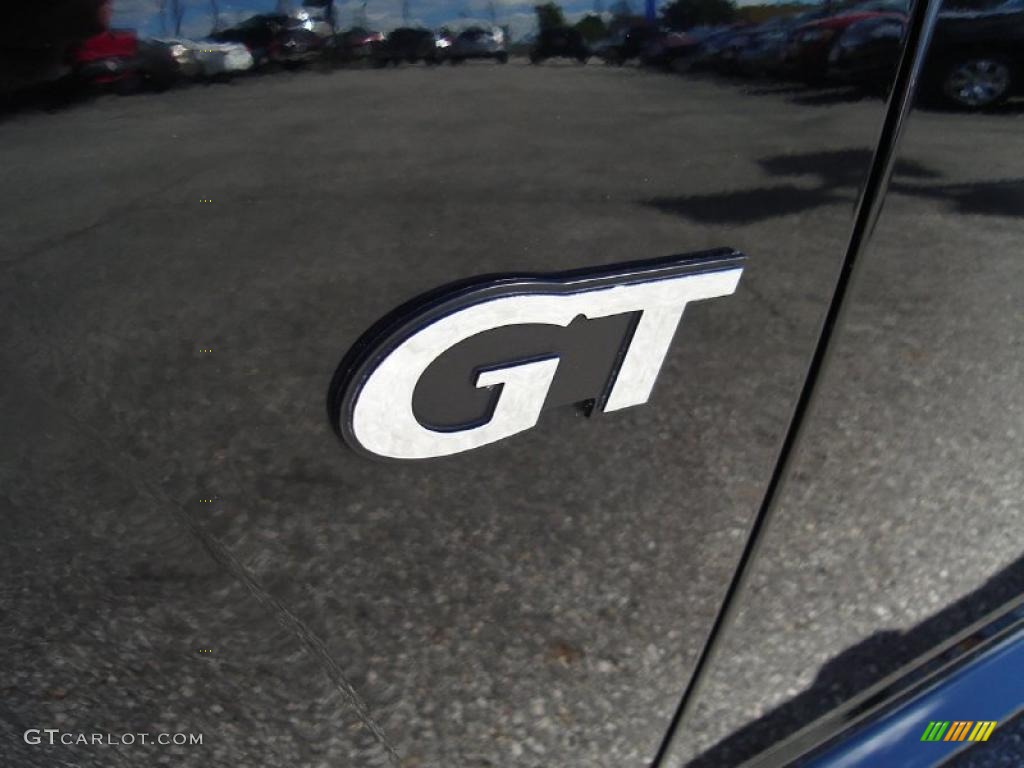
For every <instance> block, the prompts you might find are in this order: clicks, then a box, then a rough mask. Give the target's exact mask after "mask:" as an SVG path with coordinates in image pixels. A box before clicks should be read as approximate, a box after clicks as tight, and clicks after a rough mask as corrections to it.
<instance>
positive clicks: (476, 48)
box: [447, 27, 508, 64]
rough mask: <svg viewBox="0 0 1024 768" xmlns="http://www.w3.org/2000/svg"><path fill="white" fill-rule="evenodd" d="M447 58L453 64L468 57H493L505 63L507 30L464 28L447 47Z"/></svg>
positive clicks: (497, 28) (498, 28) (459, 62)
mask: <svg viewBox="0 0 1024 768" xmlns="http://www.w3.org/2000/svg"><path fill="white" fill-rule="evenodd" d="M447 59H448V61H450V62H451V63H452V64H461V63H462V62H463V61H465V60H466V59H492V60H494V61H497V62H498V63H499V64H504V63H505V62H506V61H508V48H506V47H505V31H504V30H503V29H501V27H491V28H490V29H484V28H483V27H470V28H468V29H464V30H463V31H462V32H460V33H459V34H458V35H457V36H456V37H455V39H454V40H453V41H452V44H451V45H450V46H448V47H447Z"/></svg>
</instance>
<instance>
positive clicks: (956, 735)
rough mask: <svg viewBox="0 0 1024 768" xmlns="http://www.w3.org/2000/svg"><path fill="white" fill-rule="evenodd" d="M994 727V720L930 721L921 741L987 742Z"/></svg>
mask: <svg viewBox="0 0 1024 768" xmlns="http://www.w3.org/2000/svg"><path fill="white" fill-rule="evenodd" d="M995 727H996V721H995V720H978V721H977V722H975V721H974V720H954V721H953V722H950V721H949V720H932V721H931V722H930V723H928V727H927V728H925V729H924V733H922V734H921V741H988V737H989V736H991V735H992V731H993V730H995Z"/></svg>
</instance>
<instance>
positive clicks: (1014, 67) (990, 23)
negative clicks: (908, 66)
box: [829, 0, 1024, 109]
mask: <svg viewBox="0 0 1024 768" xmlns="http://www.w3.org/2000/svg"><path fill="white" fill-rule="evenodd" d="M904 34H905V24H904V23H903V22H902V20H894V19H887V20H882V19H872V20H867V21H864V22H860V23H858V24H856V25H853V26H851V27H850V28H849V29H848V30H847V31H846V32H844V33H843V35H842V37H840V39H839V40H838V41H837V43H836V46H835V49H834V51H833V52H832V54H831V55H830V61H829V72H830V74H831V75H832V76H833V77H835V78H836V79H839V80H843V81H846V82H852V83H856V84H859V85H862V86H865V87H869V88H879V87H883V86H884V83H885V82H886V81H887V79H889V78H891V77H892V73H893V72H894V71H895V68H896V61H897V59H898V57H899V52H900V46H901V43H902V40H903V36H904ZM921 81H922V91H923V93H924V95H925V96H930V97H931V98H932V99H934V100H941V101H944V102H945V103H946V104H949V105H951V106H955V107H959V108H962V109H983V108H985V107H991V106H994V105H997V104H999V103H1001V102H1003V101H1005V100H1006V99H1008V98H1009V97H1011V96H1013V95H1016V94H1019V93H1022V92H1024V0H1011V2H1004V3H999V4H996V5H993V6H992V7H990V8H987V9H985V8H982V9H975V10H970V11H957V10H951V11H945V12H943V13H942V14H940V16H939V19H938V22H937V23H936V26H935V32H934V34H933V38H932V47H931V51H930V53H929V55H928V58H927V59H926V60H925V63H924V68H923V70H922V74H921Z"/></svg>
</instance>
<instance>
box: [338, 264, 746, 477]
mask: <svg viewBox="0 0 1024 768" xmlns="http://www.w3.org/2000/svg"><path fill="white" fill-rule="evenodd" d="M743 258H744V257H743V255H742V254H741V253H739V252H738V251H734V250H732V249H721V250H717V251H710V252H707V253H702V254H697V255H692V256H671V257H668V258H663V259H655V260H650V261H641V262H633V263H629V264H620V265H616V266H613V267H603V268H599V269H591V270H586V271H575V272H563V273H559V274H550V275H519V276H490V277H481V278H477V279H474V280H469V281H464V282H462V283H456V284H453V285H450V286H446V287H444V288H441V289H438V290H436V291H433V292H431V293H428V294H425V295H423V296H421V297H419V298H417V299H414V300H413V301H411V302H409V303H407V304H405V305H404V306H402V307H400V308H399V309H397V310H395V312H393V313H391V314H390V315H388V316H386V317H385V318H383V319H382V320H380V321H379V322H378V323H377V324H376V325H374V326H373V327H372V328H371V329H370V330H368V331H367V332H366V333H364V334H363V336H362V337H361V338H360V339H359V341H358V342H357V343H356V344H355V346H353V348H352V349H351V350H350V351H349V352H348V354H346V355H345V358H344V359H343V360H342V361H341V365H339V366H338V370H337V372H336V373H335V374H334V379H333V381H332V382H331V387H330V392H329V394H328V404H327V407H328V413H329V416H330V419H331V423H332V425H333V426H334V429H335V430H336V431H337V432H338V434H339V435H341V437H342V438H343V439H344V440H345V442H346V443H348V444H349V445H350V446H351V447H352V448H354V449H356V450H357V451H360V452H362V453H366V454H369V455H372V456H377V457H384V458H388V459H427V458H432V457H436V456H448V455H451V454H454V453H461V452H462V451H468V450H470V449H472V448H479V447H480V446H483V445H487V444H489V443H493V442H496V441H498V440H503V439H504V438H506V437H510V436H512V435H514V434H516V433H518V432H522V431H524V430H527V429H530V428H531V427H533V426H534V425H536V423H537V421H538V420H539V418H540V414H541V411H543V410H545V409H547V408H553V407H556V406H562V405H568V404H573V403H575V404H579V403H585V404H588V405H589V406H590V410H593V409H594V408H597V409H599V410H600V411H602V412H605V413H607V412H609V411H617V410H620V409H622V408H628V407H630V406H633V405H641V404H643V403H646V402H647V400H648V398H650V396H651V390H652V389H653V387H654V382H655V379H656V378H657V376H658V372H659V371H660V370H661V366H662V363H663V362H664V360H665V356H666V354H667V353H668V349H669V346H670V344H671V342H672V337H673V335H674V334H675V332H676V328H677V326H678V325H679V321H680V319H681V318H682V315H683V310H684V309H685V308H686V305H687V304H688V303H689V302H691V301H699V300H701V299H711V298H714V297H716V296H727V295H729V294H731V293H733V292H734V291H735V290H736V286H737V284H738V283H739V279H740V273H741V272H742V271H743V267H742V261H743Z"/></svg>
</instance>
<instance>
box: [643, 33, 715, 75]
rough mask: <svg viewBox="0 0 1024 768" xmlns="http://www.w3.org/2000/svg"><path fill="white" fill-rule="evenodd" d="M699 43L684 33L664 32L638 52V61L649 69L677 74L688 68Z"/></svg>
mask: <svg viewBox="0 0 1024 768" xmlns="http://www.w3.org/2000/svg"><path fill="white" fill-rule="evenodd" d="M699 46H700V41H699V40H697V38H695V37H692V36H691V35H688V34H687V33H686V32H665V33H661V34H658V35H656V36H655V37H652V38H651V39H649V40H648V41H647V43H646V44H644V46H643V47H642V48H641V50H640V61H641V62H643V63H644V64H645V65H647V66H649V67H661V68H663V69H671V70H675V71H677V72H681V71H684V70H686V69H688V68H689V65H690V63H691V62H692V60H693V58H694V55H695V54H696V53H697V49H698V47H699Z"/></svg>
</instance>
